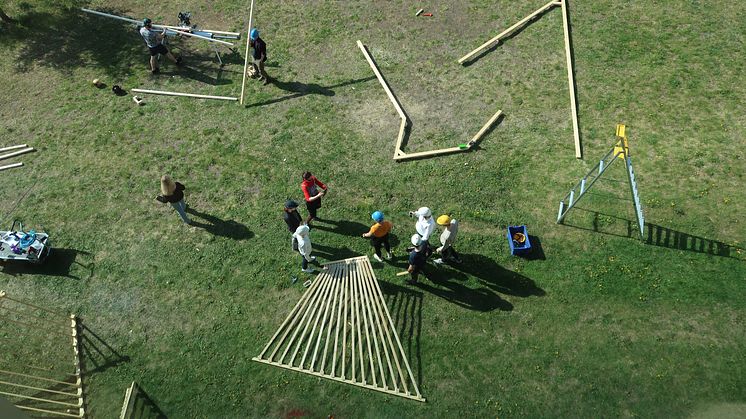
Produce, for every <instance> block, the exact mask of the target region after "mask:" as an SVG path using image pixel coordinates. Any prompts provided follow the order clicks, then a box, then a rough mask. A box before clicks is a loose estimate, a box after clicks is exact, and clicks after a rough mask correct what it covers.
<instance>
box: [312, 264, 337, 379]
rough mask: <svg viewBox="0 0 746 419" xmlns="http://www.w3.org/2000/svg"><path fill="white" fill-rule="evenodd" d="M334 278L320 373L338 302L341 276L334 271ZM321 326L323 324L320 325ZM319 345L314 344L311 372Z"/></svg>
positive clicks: (322, 369) (324, 361) (322, 370)
mask: <svg viewBox="0 0 746 419" xmlns="http://www.w3.org/2000/svg"><path fill="white" fill-rule="evenodd" d="M332 277H333V278H334V293H333V295H332V297H331V302H330V304H329V305H330V306H331V311H330V312H329V317H328V318H329V321H328V322H327V328H326V338H325V339H324V350H323V352H322V355H321V372H324V364H325V363H326V355H327V349H328V348H329V338H330V337H331V332H332V329H333V326H332V325H333V324H334V319H335V317H334V309H335V308H336V305H337V303H338V302H339V289H340V288H341V285H340V283H339V282H340V281H339V280H340V279H341V276H340V275H339V272H338V271H337V270H335V272H334V275H332ZM326 318H327V316H326V313H325V314H324V320H326ZM322 324H323V323H322ZM319 339H321V334H319ZM318 346H319V343H318V342H316V349H314V351H313V361H311V370H313V368H314V365H315V364H316V355H317V353H316V350H317V349H318Z"/></svg>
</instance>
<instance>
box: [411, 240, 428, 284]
mask: <svg viewBox="0 0 746 419" xmlns="http://www.w3.org/2000/svg"><path fill="white" fill-rule="evenodd" d="M412 245H413V246H414V248H413V249H412V251H411V252H410V253H409V267H408V268H407V272H409V274H410V276H411V278H410V279H409V281H407V284H410V285H414V284H416V283H417V279H418V278H419V276H420V272H422V269H423V268H424V267H425V264H426V263H427V258H428V256H430V245H429V244H428V242H426V241H424V240H422V237H420V235H419V234H415V235H413V236H412Z"/></svg>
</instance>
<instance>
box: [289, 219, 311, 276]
mask: <svg viewBox="0 0 746 419" xmlns="http://www.w3.org/2000/svg"><path fill="white" fill-rule="evenodd" d="M310 231H311V229H309V228H308V226H307V225H302V226H300V227H298V229H297V230H295V233H294V234H293V238H294V239H295V240H296V241H297V242H298V253H300V255H301V256H302V257H303V260H302V262H301V265H300V266H301V270H302V271H303V272H305V273H309V274H310V273H313V272H314V269H313V268H309V267H308V262H315V261H316V256H311V252H312V251H313V248H312V247H311V236H310V235H309V232H310Z"/></svg>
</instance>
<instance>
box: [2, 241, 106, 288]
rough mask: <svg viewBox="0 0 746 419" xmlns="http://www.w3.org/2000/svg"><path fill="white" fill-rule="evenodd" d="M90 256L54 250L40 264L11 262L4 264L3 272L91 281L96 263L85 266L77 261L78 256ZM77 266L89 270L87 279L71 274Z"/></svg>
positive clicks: (71, 251) (87, 253) (84, 253)
mask: <svg viewBox="0 0 746 419" xmlns="http://www.w3.org/2000/svg"><path fill="white" fill-rule="evenodd" d="M79 254H81V255H84V256H90V253H89V252H85V251H82V250H75V249H61V248H54V247H53V248H52V250H51V251H50V253H49V256H47V258H46V259H45V260H44V261H43V262H41V263H39V264H33V263H30V262H25V261H21V260H9V261H5V262H3V263H2V272H3V273H5V274H8V275H13V276H21V275H46V276H62V277H66V278H72V279H78V280H79V279H90V278H91V277H92V276H93V268H94V263H93V262H90V263H88V264H84V263H81V262H78V261H77V260H76V259H77V257H78V255H79ZM73 264H76V265H79V266H81V267H82V268H84V269H86V270H88V275H87V277H86V278H80V277H77V276H75V275H71V274H70V270H71V268H72V265H73Z"/></svg>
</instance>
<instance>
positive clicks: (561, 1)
mask: <svg viewBox="0 0 746 419" xmlns="http://www.w3.org/2000/svg"><path fill="white" fill-rule="evenodd" d="M567 1H568V0H552V1H550V2H549V3H547V4H545V5H543V6H541V7H540V8H539V9H537V10H536V11H534V12H533V13H531V14H530V15H528V16H526V17H525V18H523V19H521V20H520V21H518V23H516V24H514V25H513V26H511V27H509V28H508V29H505V30H504V31H502V32H500V33H499V34H498V35H497V36H495V37H494V38H492V39H490V40H489V41H487V42H485V43H484V44H482V45H480V46H479V47H478V48H477V49H475V50H473V51H471V52H470V53H468V54H466V55H464V56H463V57H461V58H459V60H458V63H459V64H464V63H466V62H467V61H471V60H472V59H473V58H474V57H475V56H476V55H477V54H479V53H481V52H483V51H484V50H486V49H487V48H489V47H491V46H493V45H495V44H496V43H498V42H500V40H501V39H502V38H504V37H506V36H507V35H509V34H511V33H512V32H514V31H515V30H516V29H518V28H520V27H522V26H523V25H525V24H526V23H527V22H528V21H530V20H531V19H533V18H535V17H536V16H538V15H540V14H541V13H544V12H545V11H547V10H549V9H550V8H552V7H554V6H561V8H562V28H563V32H564V37H565V57H566V60H567V83H568V85H569V90H570V113H571V116H572V131H573V139H574V140H575V157H576V158H579V159H582V158H583V149H582V146H581V142H580V129H579V127H578V106H577V101H576V99H575V77H574V75H573V74H574V70H573V64H572V45H571V43H570V23H569V14H568V12H567Z"/></svg>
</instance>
